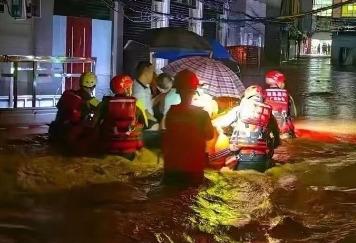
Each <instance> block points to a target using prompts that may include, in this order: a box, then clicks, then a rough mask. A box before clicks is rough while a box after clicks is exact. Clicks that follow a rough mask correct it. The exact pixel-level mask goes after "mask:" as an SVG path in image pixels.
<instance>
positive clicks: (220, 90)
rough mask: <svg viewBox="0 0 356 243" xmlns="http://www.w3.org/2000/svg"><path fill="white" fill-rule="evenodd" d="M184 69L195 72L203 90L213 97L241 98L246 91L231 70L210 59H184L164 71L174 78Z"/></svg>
mask: <svg viewBox="0 0 356 243" xmlns="http://www.w3.org/2000/svg"><path fill="white" fill-rule="evenodd" d="M184 69H188V70H190V71H192V72H194V73H195V74H196V75H197V76H198V78H199V80H200V84H202V89H203V90H204V91H205V92H206V93H207V94H209V95H211V96H213V97H233V98H241V96H242V95H243V93H244V91H245V87H244V85H243V84H242V82H241V80H240V79H239V77H238V76H237V75H236V74H235V73H234V72H233V71H231V69H229V68H228V67H226V66H225V65H224V64H223V63H222V62H220V61H217V60H214V59H211V58H208V57H186V58H182V59H179V60H177V61H174V62H172V63H170V64H168V65H167V66H165V67H163V68H162V71H163V72H165V73H167V74H170V75H172V76H174V75H175V74H176V73H178V72H179V71H182V70H184Z"/></svg>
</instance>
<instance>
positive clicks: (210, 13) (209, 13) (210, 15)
mask: <svg viewBox="0 0 356 243" xmlns="http://www.w3.org/2000/svg"><path fill="white" fill-rule="evenodd" d="M217 17H218V15H217V13H216V11H215V10H213V9H208V8H205V7H204V9H203V18H204V19H215V21H217ZM216 28H217V25H216V22H203V35H204V37H205V38H207V39H214V40H215V39H216V37H217V31H216Z"/></svg>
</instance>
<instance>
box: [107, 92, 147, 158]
mask: <svg viewBox="0 0 356 243" xmlns="http://www.w3.org/2000/svg"><path fill="white" fill-rule="evenodd" d="M102 126H103V131H104V141H105V144H106V146H105V147H106V149H108V151H109V152H111V153H118V154H120V153H132V152H135V151H136V150H138V149H140V148H142V147H143V142H142V126H140V124H139V123H138V122H137V119H136V98H134V97H130V96H129V97H121V96H118V97H111V98H109V100H108V103H107V114H106V115H105V116H104V121H103V125H102Z"/></svg>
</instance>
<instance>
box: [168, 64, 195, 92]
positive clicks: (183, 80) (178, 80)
mask: <svg viewBox="0 0 356 243" xmlns="http://www.w3.org/2000/svg"><path fill="white" fill-rule="evenodd" d="M198 86H199V79H198V77H197V76H196V75H195V73H193V72H192V71H189V70H188V69H184V70H182V71H180V72H179V73H177V74H176V76H175V77H174V86H173V87H174V88H176V89H177V90H194V91H195V90H197V89H198Z"/></svg>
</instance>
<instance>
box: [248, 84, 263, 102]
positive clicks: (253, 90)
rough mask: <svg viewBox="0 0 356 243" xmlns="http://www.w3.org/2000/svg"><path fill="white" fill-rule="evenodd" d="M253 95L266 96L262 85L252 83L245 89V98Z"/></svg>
mask: <svg viewBox="0 0 356 243" xmlns="http://www.w3.org/2000/svg"><path fill="white" fill-rule="evenodd" d="M252 96H258V97H264V92H263V89H262V87H261V86H259V85H251V86H249V87H248V88H247V89H246V90H245V94H244V98H246V99H248V98H251V97H252Z"/></svg>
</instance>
